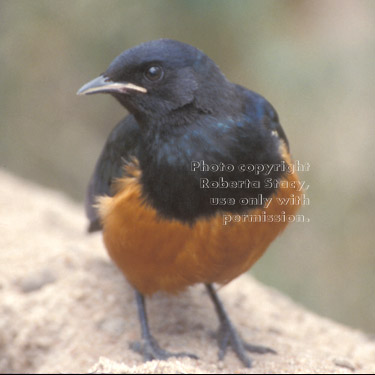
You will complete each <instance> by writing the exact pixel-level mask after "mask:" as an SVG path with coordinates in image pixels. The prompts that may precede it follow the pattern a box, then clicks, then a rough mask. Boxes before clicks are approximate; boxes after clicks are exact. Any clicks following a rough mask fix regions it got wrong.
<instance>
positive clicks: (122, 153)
mask: <svg viewBox="0 0 375 375" xmlns="http://www.w3.org/2000/svg"><path fill="white" fill-rule="evenodd" d="M139 138H140V132H139V127H138V125H137V122H136V120H135V118H134V116H132V115H129V116H127V117H125V118H124V119H123V120H122V121H121V122H120V123H119V124H117V126H116V127H115V128H114V129H113V130H112V132H111V133H110V135H109V137H108V139H107V142H106V143H105V145H104V148H103V151H102V153H101V154H100V157H99V159H98V161H97V163H96V166H95V170H94V173H93V175H92V177H91V180H90V183H89V186H88V189H87V193H86V202H85V209H86V216H87V217H88V219H89V222H90V223H89V227H88V232H95V231H97V230H101V224H100V220H99V215H98V212H97V209H96V207H95V203H96V197H98V196H102V195H108V196H112V195H113V191H112V189H111V185H112V182H113V180H114V179H116V178H119V177H121V176H122V175H123V173H124V165H125V164H126V163H127V162H129V161H130V160H131V158H132V157H133V156H136V155H137V148H138V144H139Z"/></svg>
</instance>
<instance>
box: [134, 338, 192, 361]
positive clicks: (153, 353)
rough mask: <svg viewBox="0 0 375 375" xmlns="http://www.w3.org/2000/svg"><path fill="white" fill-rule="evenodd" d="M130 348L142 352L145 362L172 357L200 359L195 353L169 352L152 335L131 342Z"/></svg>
mask: <svg viewBox="0 0 375 375" xmlns="http://www.w3.org/2000/svg"><path fill="white" fill-rule="evenodd" d="M130 348H131V349H132V350H134V351H135V352H137V353H140V354H142V355H143V360H144V361H145V362H146V361H152V360H153V359H158V360H167V359H168V358H171V357H177V358H180V357H189V358H192V359H198V357H197V356H196V355H195V354H191V353H187V352H177V353H173V352H168V351H166V350H164V349H162V348H161V347H160V346H159V344H158V342H157V341H156V340H155V339H154V338H153V337H152V336H151V337H150V338H148V339H142V341H141V342H132V343H131V344H130Z"/></svg>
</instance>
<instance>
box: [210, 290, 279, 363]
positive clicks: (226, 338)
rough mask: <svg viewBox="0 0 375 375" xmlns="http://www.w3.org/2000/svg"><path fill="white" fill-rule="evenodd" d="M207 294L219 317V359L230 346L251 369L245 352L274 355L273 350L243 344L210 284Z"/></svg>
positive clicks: (249, 360)
mask: <svg viewBox="0 0 375 375" xmlns="http://www.w3.org/2000/svg"><path fill="white" fill-rule="evenodd" d="M206 287H207V290H208V294H209V295H210V297H211V299H212V302H213V303H214V305H215V310H216V312H217V315H218V317H219V322H220V327H219V332H218V342H219V359H220V360H222V359H223V358H224V356H225V354H226V352H227V349H228V346H229V345H230V346H231V347H232V349H233V350H234V352H235V353H236V355H237V357H238V358H239V359H240V361H241V362H242V363H243V364H244V365H245V366H246V367H251V359H250V357H249V356H248V355H247V353H246V351H249V352H253V353H260V354H266V353H272V354H276V352H275V351H274V350H273V349H270V348H267V347H265V346H256V345H251V344H247V343H246V342H244V341H243V340H242V339H241V337H240V336H239V334H238V333H237V331H236V329H235V328H234V326H233V324H232V322H231V321H230V319H229V316H228V314H227V313H226V311H225V309H224V306H223V304H222V302H221V301H220V299H219V297H218V295H217V293H216V291H215V289H214V287H213V286H212V284H206Z"/></svg>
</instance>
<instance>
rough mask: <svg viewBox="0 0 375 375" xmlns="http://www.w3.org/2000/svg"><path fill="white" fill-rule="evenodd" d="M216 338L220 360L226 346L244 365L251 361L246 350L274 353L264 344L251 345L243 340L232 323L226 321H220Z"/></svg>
mask: <svg viewBox="0 0 375 375" xmlns="http://www.w3.org/2000/svg"><path fill="white" fill-rule="evenodd" d="M217 340H218V345H219V359H220V360H222V359H223V358H224V356H225V354H226V353H227V350H228V347H229V346H231V347H232V349H233V351H234V352H235V353H236V355H237V357H238V359H239V360H240V361H241V362H242V363H243V364H244V365H245V367H251V363H252V361H251V358H250V357H249V356H248V354H247V353H246V352H247V351H249V352H252V353H258V354H268V353H270V354H276V351H274V350H273V349H271V348H267V347H266V346H258V345H252V344H248V343H246V342H244V341H243V340H242V339H241V337H240V336H239V334H238V333H237V331H236V330H235V328H234V327H233V326H232V324H231V323H230V322H228V321H225V322H223V323H221V325H220V328H219V332H218V334H217Z"/></svg>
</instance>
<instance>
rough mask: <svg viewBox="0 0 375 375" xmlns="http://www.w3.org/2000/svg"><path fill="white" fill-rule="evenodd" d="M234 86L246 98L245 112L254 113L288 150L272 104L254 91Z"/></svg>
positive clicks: (287, 143) (285, 138)
mask: <svg viewBox="0 0 375 375" xmlns="http://www.w3.org/2000/svg"><path fill="white" fill-rule="evenodd" d="M236 86H237V89H238V90H239V91H240V92H242V94H243V95H244V97H245V98H246V99H245V105H246V107H247V109H246V110H245V112H251V113H254V114H256V116H257V119H258V120H260V121H261V122H262V123H263V125H264V126H265V127H266V128H267V129H269V130H270V131H271V132H273V133H274V134H275V135H277V137H278V138H279V139H280V140H282V141H283V142H284V143H285V145H286V148H287V150H288V151H289V142H288V139H287V137H286V134H285V132H284V130H283V128H282V126H281V124H280V122H279V116H278V115H277V112H276V110H275V108H273V106H272V104H271V103H270V102H268V101H267V100H266V99H265V98H264V97H263V96H261V95H259V94H257V93H256V92H254V91H251V90H248V89H246V88H245V87H242V86H240V85H236Z"/></svg>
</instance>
